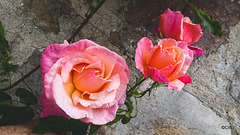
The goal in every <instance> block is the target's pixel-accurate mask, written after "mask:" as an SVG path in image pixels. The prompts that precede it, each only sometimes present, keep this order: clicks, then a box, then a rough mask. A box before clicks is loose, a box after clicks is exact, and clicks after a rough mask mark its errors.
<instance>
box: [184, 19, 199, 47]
mask: <svg viewBox="0 0 240 135" xmlns="http://www.w3.org/2000/svg"><path fill="white" fill-rule="evenodd" d="M202 35H203V33H202V29H201V27H200V25H199V24H193V23H187V22H183V41H185V42H187V43H188V45H189V44H192V43H195V42H197V41H198V40H199V39H200V37H201V36H202Z"/></svg>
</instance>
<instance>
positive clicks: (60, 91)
mask: <svg viewBox="0 0 240 135" xmlns="http://www.w3.org/2000/svg"><path fill="white" fill-rule="evenodd" d="M52 90H53V97H54V100H55V102H56V104H57V106H59V107H60V108H61V109H62V110H63V111H64V112H65V113H66V114H67V115H68V116H70V117H71V118H74V119H81V118H85V117H88V118H92V117H93V114H92V109H91V108H89V107H83V106H81V105H80V104H77V105H74V104H73V102H72V99H71V97H70V96H69V95H68V94H67V93H66V90H65V89H64V86H63V82H62V79H61V76H60V75H59V74H56V76H55V77H54V79H53V83H52Z"/></svg>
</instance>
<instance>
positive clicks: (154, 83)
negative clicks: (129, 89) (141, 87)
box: [137, 81, 163, 98]
mask: <svg viewBox="0 0 240 135" xmlns="http://www.w3.org/2000/svg"><path fill="white" fill-rule="evenodd" d="M161 84H163V83H159V82H156V81H155V82H153V83H152V86H151V87H150V88H148V89H147V90H145V91H143V92H141V93H139V95H140V96H138V97H137V98H141V97H143V96H144V95H145V94H146V93H147V92H149V94H150V92H151V91H152V89H154V88H156V87H158V86H160V85H161Z"/></svg>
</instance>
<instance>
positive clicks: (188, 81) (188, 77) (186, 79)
mask: <svg viewBox="0 0 240 135" xmlns="http://www.w3.org/2000/svg"><path fill="white" fill-rule="evenodd" d="M178 80H180V81H181V82H183V83H184V84H185V85H186V84H188V83H191V82H192V79H191V77H190V76H189V75H188V74H187V73H186V74H185V75H184V76H182V77H179V78H178Z"/></svg>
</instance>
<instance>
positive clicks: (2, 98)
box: [0, 91, 12, 102]
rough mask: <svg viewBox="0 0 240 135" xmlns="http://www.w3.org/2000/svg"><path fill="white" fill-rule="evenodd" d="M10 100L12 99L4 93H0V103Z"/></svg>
mask: <svg viewBox="0 0 240 135" xmlns="http://www.w3.org/2000/svg"><path fill="white" fill-rule="evenodd" d="M8 100H12V97H11V96H10V95H8V94H7V93H5V92H2V91H0V102H2V101H8Z"/></svg>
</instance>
